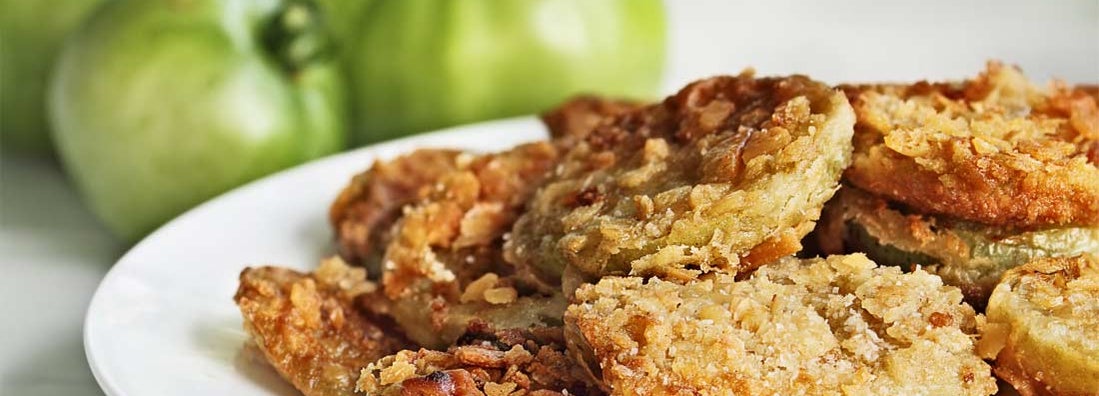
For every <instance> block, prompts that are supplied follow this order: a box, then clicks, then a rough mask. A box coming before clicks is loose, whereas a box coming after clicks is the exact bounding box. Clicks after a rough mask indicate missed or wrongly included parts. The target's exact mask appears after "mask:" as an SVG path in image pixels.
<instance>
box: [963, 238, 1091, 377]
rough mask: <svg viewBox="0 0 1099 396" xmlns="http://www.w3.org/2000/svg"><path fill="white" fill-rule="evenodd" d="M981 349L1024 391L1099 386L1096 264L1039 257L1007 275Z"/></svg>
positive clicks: (995, 299) (999, 372) (1077, 258)
mask: <svg viewBox="0 0 1099 396" xmlns="http://www.w3.org/2000/svg"><path fill="white" fill-rule="evenodd" d="M982 333H984V336H983V337H982V339H981V345H980V346H981V349H982V350H983V352H985V353H986V357H988V358H992V357H995V359H996V362H995V365H994V368H993V369H994V371H995V372H996V375H997V376H999V377H1000V378H1002V379H1004V380H1005V381H1007V382H1008V383H1010V384H1011V385H1013V386H1014V387H1015V389H1016V390H1017V391H1018V392H1019V393H1020V394H1021V395H1023V396H1030V395H1090V394H1095V392H1096V391H1097V390H1099V342H1097V341H1096V340H1099V261H1097V259H1096V258H1095V257H1094V256H1089V255H1083V256H1075V257H1071V258H1055V259H1053V258H1044V259H1038V260H1035V261H1033V262H1030V263H1028V264H1026V265H1023V266H1020V267H1018V268H1016V269H1013V270H1011V271H1008V272H1007V273H1006V274H1004V278H1003V281H1001V282H1000V284H999V285H997V286H996V289H995V291H993V293H992V298H991V299H990V300H989V302H988V324H987V325H986V326H984V328H983V329H982Z"/></svg>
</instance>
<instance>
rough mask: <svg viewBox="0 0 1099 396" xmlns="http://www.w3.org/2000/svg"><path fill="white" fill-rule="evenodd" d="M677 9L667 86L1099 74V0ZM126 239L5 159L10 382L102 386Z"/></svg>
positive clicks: (27, 386) (38, 171) (51, 167)
mask: <svg viewBox="0 0 1099 396" xmlns="http://www.w3.org/2000/svg"><path fill="white" fill-rule="evenodd" d="M669 14H670V27H671V33H670V37H669V39H670V44H669V50H670V52H669V69H668V77H667V79H666V85H665V86H666V90H667V91H669V92H671V91H672V90H674V89H676V88H678V87H680V86H682V85H683V84H684V83H686V82H688V81H690V80H693V79H696V78H700V77H704V76H708V75H714V74H722V73H736V72H738V71H740V70H741V69H743V68H745V67H749V66H751V67H754V68H755V69H756V70H757V72H758V73H760V74H788V73H807V74H810V75H812V76H813V77H815V78H818V79H822V80H825V81H828V82H833V83H838V82H846V81H885V80H912V79H921V78H932V79H942V78H963V77H966V76H970V75H973V74H975V73H976V72H978V71H979V70H980V69H981V68H982V67H983V65H984V62H985V61H986V60H987V59H993V58H994V59H1002V60H1004V61H1006V62H1008V63H1013V64H1017V65H1020V66H1022V67H1023V68H1024V70H1025V71H1026V72H1027V73H1028V74H1030V75H1031V76H1032V77H1034V78H1037V79H1042V80H1045V79H1048V78H1050V77H1052V76H1059V77H1061V78H1064V79H1066V80H1068V81H1071V82H1090V83H1096V82H1097V81H1099V0H1075V1H1064V0H1062V1H1037V0H1036V1H1017V0H1016V1H991V0H983V1H967V2H961V1H950V0H936V1H919V2H916V1H909V2H899V1H893V2H883V1H871V0H858V1H829V2H821V1H812V2H810V1H771V2H747V1H720V0H693V1H692V0H680V1H675V2H669ZM125 249H126V247H125V246H123V245H122V244H120V243H118V242H116V241H115V240H113V239H112V238H111V237H110V236H108V235H107V234H106V233H105V231H104V229H103V228H102V227H101V226H100V225H99V224H98V223H97V222H96V220H95V219H94V218H93V217H92V216H91V214H90V213H89V212H88V211H87V209H86V208H85V207H84V206H83V205H82V204H81V202H80V200H79V198H78V197H77V196H76V193H75V192H74V191H73V189H72V188H71V187H70V186H69V184H68V183H67V181H66V179H65V176H64V175H63V174H62V172H61V170H60V169H59V168H58V166H57V165H56V164H54V163H53V162H51V161H47V160H40V159H20V158H11V157H5V158H2V159H0V274H2V275H0V395H61V394H66V395H100V394H102V393H101V392H100V390H99V388H98V387H97V386H96V384H95V382H94V379H93V378H92V376H91V373H90V371H89V370H88V367H87V363H86V361H85V359H84V351H83V344H82V342H81V324H82V322H83V317H84V311H85V309H86V307H87V303H88V299H89V298H90V296H91V294H92V292H93V291H94V290H95V286H96V284H97V283H98V282H99V279H100V278H101V277H102V276H103V274H104V273H105V272H106V271H107V269H109V268H110V265H111V264H112V263H113V262H114V261H115V260H116V259H117V258H118V257H119V256H120V255H121V254H122V253H123V252H124V251H125ZM181 270H184V269H181ZM134 364H141V362H134Z"/></svg>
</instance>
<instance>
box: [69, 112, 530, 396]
mask: <svg viewBox="0 0 1099 396" xmlns="http://www.w3.org/2000/svg"><path fill="white" fill-rule="evenodd" d="M544 137H545V129H544V128H543V126H542V124H541V123H539V122H538V121H537V120H535V119H534V118H530V117H525V118H517V119H509V120H502V121H494V122H489V123H484V124H477V125H471V126H466V127H460V128H455V129H450V130H445V131H440V132H436V133H432V134H427V135H420V136H415V137H411V138H406V139H402V140H397V141H393V142H390V143H385V144H380V145H376V146H371V147H366V148H362V149H359V150H355V151H352V152H349V153H345V154H340V155H336V156H332V157H329V158H325V159H321V160H318V161H315V162H311V163H309V164H306V165H302V166H299V167H296V168H293V169H290V170H287V171H283V172H280V173H278V174H275V175H272V176H269V177H267V178H264V179H262V180H259V181H256V182H253V183H251V184H248V185H246V186H244V187H241V188H238V189H236V190H234V191H232V192H230V193H227V194H225V195H222V196H221V197H219V198H217V199H214V200H212V201H210V202H207V203H205V204H203V205H202V206H199V207H197V208H195V209H193V210H191V211H189V212H187V213H186V214H184V215H183V216H180V217H179V218H177V219H175V220H173V221H172V222H170V223H168V224H167V225H165V226H163V227H161V228H160V229H159V230H157V231H156V232H155V233H153V234H152V235H150V236H149V237H147V238H145V240H144V241H142V242H141V243H139V244H138V245H137V246H135V247H134V248H133V249H132V250H130V251H129V252H128V253H127V254H126V255H125V256H123V257H122V259H120V260H119V261H118V263H116V264H115V265H114V268H113V269H111V271H110V272H109V273H108V274H107V276H106V277H105V278H104V279H103V281H102V283H100V285H99V289H98V290H97V291H96V293H95V296H94V297H93V298H92V302H91V305H90V306H89V308H88V316H87V318H86V320H85V323H84V348H85V352H86V353H87V356H88V363H89V364H90V365H91V368H92V372H93V373H94V374H95V378H96V380H98V381H99V385H100V386H101V387H102V388H103V390H104V391H105V392H106V393H107V394H108V395H112V396H138V395H140V396H145V395H160V396H171V395H187V396H192V395H237V396H246V395H272V394H286V395H294V394H297V392H296V391H295V390H294V389H293V388H291V387H290V386H289V385H288V384H287V383H285V382H284V381H282V379H280V378H279V377H278V375H277V374H276V373H275V372H274V371H273V370H272V369H271V368H269V367H267V366H265V365H263V364H261V363H259V362H256V361H253V360H251V359H250V358H249V357H247V356H245V355H244V354H241V346H242V345H243V342H244V341H245V334H244V331H243V330H242V328H241V318H240V312H239V311H237V307H236V305H234V304H233V300H232V297H233V293H234V292H235V291H236V288H237V276H238V275H239V274H240V271H241V270H242V269H243V268H244V267H246V266H252V265H262V264H278V265H281V266H287V267H292V268H297V269H309V268H313V267H314V266H316V263H317V262H318V260H319V259H320V258H321V257H323V256H325V255H329V254H331V253H332V252H333V251H334V246H333V243H332V233H331V232H330V231H329V228H328V220H327V210H328V205H329V204H330V203H331V201H332V200H333V199H334V198H335V197H336V194H337V193H338V192H339V190H340V189H341V188H342V187H343V186H344V185H345V184H346V183H347V182H348V181H349V180H350V178H351V176H352V175H354V174H355V173H358V172H360V171H362V170H363V169H365V168H366V167H367V166H369V165H370V164H371V163H372V162H373V161H374V160H375V159H377V158H391V157H393V156H396V155H399V154H401V153H405V152H408V151H411V150H413V149H416V148H421V147H453V148H460V149H468V150H476V151H495V150H502V149H506V148H509V147H512V146H514V145H516V144H518V143H522V142H527V141H531V140H536V139H541V138H544Z"/></svg>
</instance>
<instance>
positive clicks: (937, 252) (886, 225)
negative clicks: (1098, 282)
mask: <svg viewBox="0 0 1099 396" xmlns="http://www.w3.org/2000/svg"><path fill="white" fill-rule="evenodd" d="M835 223H838V225H837V226H835V227H832V229H833V230H832V231H828V233H830V234H832V235H836V236H839V237H841V238H843V239H844V240H843V241H842V245H843V247H842V248H834V247H833V248H828V249H825V250H826V251H827V252H829V253H836V252H838V251H851V252H864V253H866V255H867V256H869V257H870V258H871V259H873V260H874V261H876V262H877V263H879V264H882V265H897V266H901V267H903V268H912V267H913V266H914V265H922V266H924V269H925V270H927V271H928V272H931V273H934V274H937V275H939V276H941V277H942V278H943V281H944V282H946V283H947V284H948V285H952V286H956V287H958V288H960V289H962V292H963V293H964V294H965V296H966V301H967V302H969V303H970V304H972V305H974V306H976V307H978V308H983V307H984V306H985V302H986V301H987V300H988V296H989V294H991V293H992V289H993V288H994V287H995V286H996V284H997V283H998V282H999V281H1000V277H1001V276H1003V274H1004V272H1005V271H1007V270H1009V269H1012V268H1015V267H1017V266H1020V265H1022V264H1025V263H1027V262H1029V261H1031V260H1034V259H1037V258H1041V257H1064V256H1075V255H1078V254H1081V253H1092V254H1099V227H1092V228H1086V227H1052V228H1046V229H1039V230H1018V229H1012V228H1009V227H995V226H986V225H981V224H977V223H973V222H968V221H964V220H952V219H949V218H943V217H939V216H931V215H920V214H913V213H911V212H908V211H906V210H905V208H901V207H898V206H897V205H895V204H890V202H888V201H886V200H884V199H882V198H878V197H875V196H872V195H870V194H868V193H866V192H864V191H861V190H858V189H856V188H846V187H845V188H843V189H841V190H840V192H839V193H838V194H837V197H836V199H835V200H833V201H832V202H830V203H829V208H828V209H827V210H826V212H825V215H824V220H822V224H835Z"/></svg>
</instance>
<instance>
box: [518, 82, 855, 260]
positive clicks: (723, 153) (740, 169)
mask: <svg viewBox="0 0 1099 396" xmlns="http://www.w3.org/2000/svg"><path fill="white" fill-rule="evenodd" d="M853 124H854V114H853V112H852V110H851V108H850V106H849V104H848V102H847V100H846V98H844V97H843V95H842V94H840V93H838V92H835V91H833V90H832V89H830V88H829V87H827V86H825V85H824V84H821V83H818V82H815V81H812V80H809V79H808V78H806V77H803V76H793V77H786V78H759V79H757V78H754V77H753V76H752V73H751V72H746V73H744V74H741V75H740V76H736V77H715V78H711V79H707V80H701V81H698V82H695V83H692V84H690V85H688V86H687V87H686V88H684V89H683V90H681V91H680V92H679V93H678V94H676V95H674V96H672V97H669V98H668V99H667V100H665V101H664V102H663V103H659V104H655V105H651V106H647V107H645V108H642V109H639V110H636V111H631V112H627V113H624V114H620V115H617V116H614V117H613V118H612V119H610V120H609V121H607V122H601V123H599V125H598V126H597V127H596V128H595V129H594V130H592V131H591V133H590V135H588V136H587V137H586V138H585V139H584V140H583V141H581V142H579V143H578V144H577V145H576V146H575V147H574V148H572V149H571V150H570V151H569V152H568V154H567V155H566V156H565V158H564V159H563V160H562V163H561V165H560V166H558V167H557V168H556V169H555V173H554V175H553V176H552V177H551V178H550V180H549V181H548V182H547V184H546V185H545V186H544V187H543V188H542V189H541V190H539V192H538V193H537V194H536V195H535V196H534V198H533V200H532V201H531V203H530V206H529V210H528V211H527V212H526V213H525V214H524V215H523V216H522V217H521V218H520V219H519V220H518V222H517V223H516V225H515V228H514V229H513V232H512V239H511V242H510V243H509V245H508V246H507V247H506V254H507V257H508V258H509V259H511V260H513V261H514V262H515V263H516V264H517V265H518V266H520V267H525V268H532V269H533V271H534V272H538V273H539V274H540V275H541V276H542V277H543V279H546V280H548V281H550V282H559V280H560V278H561V275H562V273H563V272H564V270H565V267H566V266H572V267H574V268H575V269H576V270H578V271H579V273H580V274H582V275H585V276H586V277H588V278H589V279H595V278H598V277H599V276H603V275H609V274H627V273H632V274H639V275H659V276H664V277H668V278H675V279H689V278H693V277H694V276H696V275H697V274H698V273H699V272H708V271H725V272H737V271H738V269H743V268H750V267H752V266H755V265H759V264H763V263H766V262H769V261H771V260H774V259H777V258H779V257H783V256H786V255H788V254H791V253H793V252H796V251H798V250H800V247H801V246H800V244H799V240H800V239H801V237H802V236H804V235H805V234H806V233H808V232H809V230H810V229H812V226H813V222H814V221H815V220H816V219H817V218H818V216H819V215H820V210H821V206H822V205H823V204H824V202H825V201H826V200H828V198H830V197H831V196H832V194H833V193H834V191H835V190H836V188H837V181H838V179H839V177H840V174H841V172H842V170H843V169H844V168H845V167H846V166H847V164H848V163H849V160H850V151H851V135H852V133H853V132H852V125H853Z"/></svg>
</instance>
